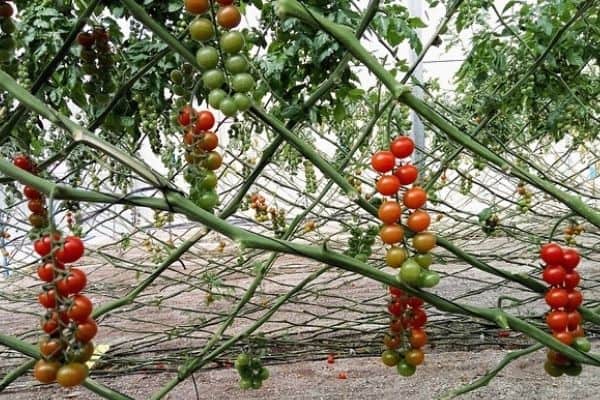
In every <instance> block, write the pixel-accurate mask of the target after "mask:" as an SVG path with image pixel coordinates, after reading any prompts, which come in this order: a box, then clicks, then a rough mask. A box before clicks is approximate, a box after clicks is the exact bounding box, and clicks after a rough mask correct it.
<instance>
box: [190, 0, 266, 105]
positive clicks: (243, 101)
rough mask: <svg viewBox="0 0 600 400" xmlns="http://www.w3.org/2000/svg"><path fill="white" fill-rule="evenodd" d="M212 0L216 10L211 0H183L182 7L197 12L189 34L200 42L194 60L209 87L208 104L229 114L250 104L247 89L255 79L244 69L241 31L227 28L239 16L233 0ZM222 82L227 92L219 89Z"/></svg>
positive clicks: (239, 18)
mask: <svg viewBox="0 0 600 400" xmlns="http://www.w3.org/2000/svg"><path fill="white" fill-rule="evenodd" d="M216 3H217V5H218V10H217V11H216V13H215V12H214V8H213V5H214V4H213V2H212V1H211V0H185V8H186V10H187V11H188V12H190V13H192V14H194V15H198V17H197V18H196V19H195V20H194V21H193V22H192V24H191V25H190V35H191V37H192V39H194V40H197V41H199V42H200V43H202V47H201V48H200V49H198V51H197V53H196V61H197V62H198V65H199V66H200V68H202V71H203V73H202V83H203V85H204V87H205V88H206V89H207V90H208V91H209V94H208V104H210V105H211V107H214V108H215V109H218V110H221V112H222V113H223V114H224V115H226V116H228V117H233V116H235V115H236V114H237V113H238V112H239V111H246V110H247V109H249V108H250V106H251V105H252V100H251V98H250V96H249V95H248V93H250V92H251V91H252V90H253V89H254V86H255V84H256V82H255V81H254V77H253V76H252V75H251V74H250V73H249V72H248V70H249V69H250V64H249V62H248V60H247V59H246V57H245V56H244V55H243V54H242V50H243V49H244V45H245V40H244V35H243V34H242V33H241V32H238V31H232V30H231V29H233V28H235V27H237V26H238V25H239V24H240V22H241V20H242V16H241V14H240V11H239V9H238V8H237V7H236V6H235V5H234V4H233V0H216ZM221 30H223V31H224V32H221ZM217 42H218V45H217ZM224 86H227V88H228V90H229V92H226V91H225V90H223V87H224Z"/></svg>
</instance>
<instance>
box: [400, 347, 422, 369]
mask: <svg viewBox="0 0 600 400" xmlns="http://www.w3.org/2000/svg"><path fill="white" fill-rule="evenodd" d="M404 360H405V361H406V363H407V364H408V365H412V366H413V367H416V366H418V365H421V364H423V361H425V353H423V351H422V350H420V349H411V350H409V351H407V352H406V354H405V355H404Z"/></svg>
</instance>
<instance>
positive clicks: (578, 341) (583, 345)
mask: <svg viewBox="0 0 600 400" xmlns="http://www.w3.org/2000/svg"><path fill="white" fill-rule="evenodd" d="M573 347H575V348H576V349H577V350H579V351H583V352H584V353H587V352H588V351H590V350H591V349H592V344H591V343H590V341H589V340H588V339H587V338H584V337H578V338H575V341H574V342H573Z"/></svg>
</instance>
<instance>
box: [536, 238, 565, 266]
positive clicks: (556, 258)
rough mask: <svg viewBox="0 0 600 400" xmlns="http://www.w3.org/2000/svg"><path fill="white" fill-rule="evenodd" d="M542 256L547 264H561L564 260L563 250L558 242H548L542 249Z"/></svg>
mask: <svg viewBox="0 0 600 400" xmlns="http://www.w3.org/2000/svg"><path fill="white" fill-rule="evenodd" d="M540 257H541V258H542V260H544V261H545V262H546V264H552V265H561V264H562V262H563V251H562V249H561V248H560V246H559V245H557V244H556V243H547V244H545V245H543V246H542V248H541V249H540Z"/></svg>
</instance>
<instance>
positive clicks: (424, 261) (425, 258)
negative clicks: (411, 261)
mask: <svg viewBox="0 0 600 400" xmlns="http://www.w3.org/2000/svg"><path fill="white" fill-rule="evenodd" d="M414 258H415V261H416V262H417V263H418V264H419V265H420V266H421V267H423V268H429V266H430V265H431V264H433V256H432V255H431V253H425V254H417V255H416V256H415V257H414Z"/></svg>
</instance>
